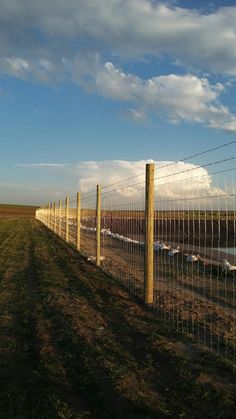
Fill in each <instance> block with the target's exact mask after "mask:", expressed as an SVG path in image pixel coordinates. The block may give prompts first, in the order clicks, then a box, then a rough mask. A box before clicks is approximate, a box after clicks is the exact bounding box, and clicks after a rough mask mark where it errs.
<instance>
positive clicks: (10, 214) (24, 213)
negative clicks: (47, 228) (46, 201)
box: [0, 204, 38, 218]
mask: <svg viewBox="0 0 236 419" xmlns="http://www.w3.org/2000/svg"><path fill="white" fill-rule="evenodd" d="M37 208H38V207H36V206H31V205H11V204H0V218H34V217H35V211H36V209H37Z"/></svg>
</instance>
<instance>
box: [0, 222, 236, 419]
mask: <svg viewBox="0 0 236 419" xmlns="http://www.w3.org/2000/svg"><path fill="white" fill-rule="evenodd" d="M0 313H1V322H0V377H1V380H0V418H3V419H5V418H14V419H15V418H19V419H34V418H37V419H38V418H40V419H43V418H45V419H50V418H107V419H108V418H109V419H112V418H120V417H124V418H233V417H235V412H236V391H235V390H236V377H235V375H234V374H233V371H232V369H231V367H230V365H226V363H225V362H223V361H222V360H221V359H220V358H219V357H216V356H214V355H212V354H211V353H209V352H206V351H205V350H204V349H203V348H202V347H201V346H198V345H195V344H194V343H193V342H192V341H190V340H188V339H187V338H186V337H184V336H182V335H180V334H178V333H177V332H175V331H174V329H173V328H172V327H171V326H168V325H167V324H165V323H164V322H162V321H161V320H160V319H159V318H158V316H157V314H156V313H154V312H153V311H151V310H149V309H148V308H146V307H144V306H143V305H142V304H140V303H139V302H138V301H137V300H136V299H135V297H134V296H132V295H131V294H129V293H128V291H126V290H125V289H122V288H121V287H120V286H119V284H118V283H117V282H116V281H115V280H114V279H112V278H110V277H109V276H107V275H105V273H103V272H101V271H98V270H97V269H96V268H95V267H94V266H92V265H90V264H88V263H87V262H86V261H85V259H83V258H82V257H81V256H80V255H78V253H77V252H76V251H74V250H73V249H72V248H71V247H69V246H66V245H65V244H64V242H62V240H60V239H59V238H58V237H56V236H55V235H54V234H53V233H52V232H50V231H48V230H47V229H46V228H45V227H43V226H42V225H41V224H40V223H38V222H37V221H35V220H33V219H4V220H1V221H0Z"/></svg>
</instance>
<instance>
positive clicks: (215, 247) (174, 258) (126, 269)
mask: <svg viewBox="0 0 236 419" xmlns="http://www.w3.org/2000/svg"><path fill="white" fill-rule="evenodd" d="M234 144H235V141H233V142H231V143H228V144H224V145H223V146H219V147H215V148H212V149H209V150H206V151H204V152H200V153H198V154H195V155H193V156H189V157H186V158H184V159H182V162H181V164H180V162H173V163H166V164H163V165H161V166H160V168H159V167H156V170H155V175H154V176H155V189H154V240H153V256H154V278H153V279H154V302H153V306H154V308H155V309H156V310H157V311H158V315H159V316H161V317H162V318H163V319H165V320H166V321H168V322H170V323H172V324H173V325H174V326H175V328H176V329H177V330H178V331H181V332H184V333H188V334H189V335H191V336H192V338H193V339H194V341H195V342H197V343H199V344H203V345H205V346H207V347H208V348H210V349H211V350H212V351H216V352H218V353H219V354H221V355H223V356H224V357H225V358H226V359H227V360H229V361H230V362H232V364H233V365H234V368H236V310H235V286H236V284H235V281H236V280H235V276H236V234H235V223H236V202H235V200H236V188H235V184H236V167H233V160H234V159H235V157H234V153H231V156H230V157H226V158H224V159H222V158H220V154H219V153H220V152H221V149H222V148H223V147H228V146H229V145H234ZM213 152H214V155H213V154H212V153H213ZM209 153H211V159H209V156H208V155H207V154H209ZM203 155H204V157H205V155H206V161H205V162H203V163H202V165H200V164H199V163H198V162H196V163H197V164H194V165H192V164H190V163H183V161H184V160H188V159H190V158H192V157H195V158H196V157H197V156H201V158H202V156H203ZM232 156H233V157H232ZM210 160H211V161H210ZM181 165H182V166H181ZM176 166H177V167H176ZM206 167H207V170H206ZM210 169H211V172H210ZM163 170H164V171H163ZM145 188H146V184H145V173H144V172H143V173H139V174H138V175H137V176H130V177H129V178H128V179H125V180H123V181H122V180H121V181H117V182H115V183H111V184H110V185H106V186H105V187H104V188H103V189H102V192H101V230H100V241H101V249H100V256H99V257H100V261H99V262H100V266H101V267H102V269H103V270H104V271H106V272H108V273H110V274H112V275H113V276H114V277H116V278H118V279H119V280H120V281H121V282H122V283H123V284H124V285H125V286H126V287H127V288H129V289H130V290H131V291H132V292H133V293H134V294H136V295H139V296H140V297H143V295H144V266H145V263H144V262H145ZM77 205H78V202H77V198H76V197H73V198H71V199H70V200H64V201H60V202H59V203H56V204H55V205H54V204H49V205H47V206H45V207H42V208H40V209H39V210H38V211H37V215H36V217H37V219H39V220H40V221H41V222H42V223H43V224H45V225H46V226H47V227H48V228H49V229H51V230H52V231H53V232H55V234H57V235H58V236H60V237H61V238H62V239H63V240H66V241H68V242H69V243H71V244H72V245H74V246H75V247H77V249H78V250H80V252H81V253H82V254H83V255H85V256H86V257H87V258H88V260H90V261H92V262H95V263H96V262H97V259H96V258H97V195H96V191H95V189H94V191H90V192H89V193H84V194H83V193H82V194H81V199H80V211H79V212H78V208H77ZM78 214H79V218H78ZM78 237H79V239H78Z"/></svg>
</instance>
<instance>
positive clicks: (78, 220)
mask: <svg viewBox="0 0 236 419" xmlns="http://www.w3.org/2000/svg"><path fill="white" fill-rule="evenodd" d="M80 201H81V199H80V192H78V193H77V213H76V216H77V231H76V248H77V250H80Z"/></svg>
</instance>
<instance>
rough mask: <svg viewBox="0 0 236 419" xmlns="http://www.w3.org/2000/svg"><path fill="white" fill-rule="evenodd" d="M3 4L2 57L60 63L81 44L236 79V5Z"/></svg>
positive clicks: (127, 0)
mask: <svg viewBox="0 0 236 419" xmlns="http://www.w3.org/2000/svg"><path fill="white" fill-rule="evenodd" d="M0 6H1V16H0V28H1V29H0V35H1V36H0V39H1V40H0V52H1V56H2V57H3V56H5V57H6V58H7V57H16V56H17V57H19V59H24V58H25V59H26V57H27V55H28V58H31V59H33V60H35V59H36V57H40V58H41V59H45V60H48V58H49V57H50V59H51V60H52V61H53V62H55V58H56V57H57V58H59V57H60V58H62V57H63V56H67V57H68V56H70V57H72V56H73V55H75V52H76V49H78V46H81V45H82V47H83V48H84V49H88V48H91V49H93V50H97V51H98V52H100V53H101V52H106V53H107V52H112V53H115V54H116V55H117V56H120V57H123V58H125V59H130V58H138V57H143V56H147V55H153V56H155V57H158V58H159V57H161V56H162V55H163V54H164V55H165V54H168V55H169V56H171V57H172V59H176V60H177V61H179V62H183V63H185V65H187V66H194V67H198V68H204V69H208V70H210V71H211V72H216V73H217V72H218V73H225V74H230V75H236V50H235V43H236V6H234V7H221V8H219V9H218V10H213V11H211V12H208V13H204V12H203V11H201V10H193V9H187V8H182V7H177V6H171V5H169V4H168V3H166V4H165V3H164V2H161V1H158V2H153V1H150V0H109V2H108V1H106V0H90V1H84V0H77V1H74V0H41V1H40V2H32V1H31V0H24V1H23V2H19V1H18V0H1V1H0ZM58 41H59V42H60V44H59V46H58V44H57V46H56V43H57V42H58ZM19 52H20V53H21V55H16V53H18V54H19ZM77 52H78V51H77ZM61 54H62V55H61ZM30 61H31V60H30Z"/></svg>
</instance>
